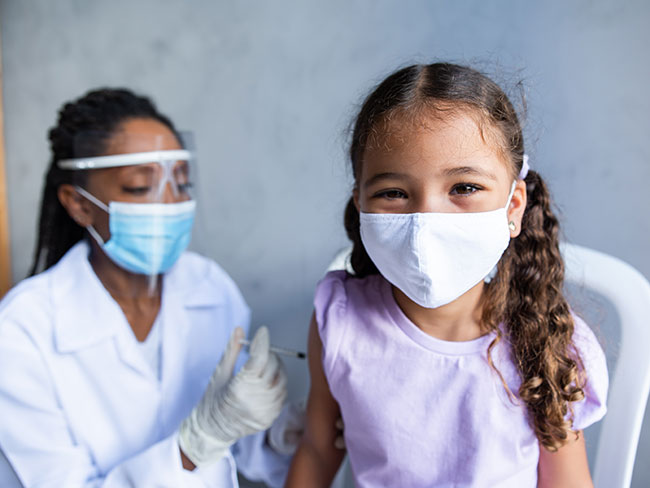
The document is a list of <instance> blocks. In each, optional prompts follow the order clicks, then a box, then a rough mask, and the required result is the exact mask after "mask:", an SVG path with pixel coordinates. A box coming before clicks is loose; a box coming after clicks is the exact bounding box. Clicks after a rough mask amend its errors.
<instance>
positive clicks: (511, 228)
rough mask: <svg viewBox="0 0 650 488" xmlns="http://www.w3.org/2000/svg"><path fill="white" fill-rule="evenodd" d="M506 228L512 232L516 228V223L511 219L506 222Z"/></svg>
mask: <svg viewBox="0 0 650 488" xmlns="http://www.w3.org/2000/svg"><path fill="white" fill-rule="evenodd" d="M508 229H510V230H511V231H513V232H514V231H515V230H517V225H516V224H515V223H514V222H513V221H512V220H511V221H510V222H508Z"/></svg>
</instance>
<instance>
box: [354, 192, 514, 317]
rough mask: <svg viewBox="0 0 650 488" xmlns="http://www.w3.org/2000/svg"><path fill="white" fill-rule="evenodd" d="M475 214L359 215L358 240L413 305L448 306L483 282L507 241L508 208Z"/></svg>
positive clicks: (508, 238)
mask: <svg viewBox="0 0 650 488" xmlns="http://www.w3.org/2000/svg"><path fill="white" fill-rule="evenodd" d="M514 188H515V183H514V182H513V185H512V189H511V191H510V196H509V197H508V203H507V204H506V206H505V207H504V208H499V209H497V210H492V211H489V212H474V213H411V214H392V213H391V214H383V213H381V214H375V213H364V212H361V215H360V224H361V241H362V242H363V245H364V247H365V248H366V251H367V252H368V255H369V256H370V259H372V261H373V263H375V266H377V269H379V272H380V273H381V274H382V275H383V276H384V278H386V279H387V280H388V281H389V282H390V283H392V284H393V285H394V286H396V287H397V288H399V289H400V290H401V291H402V292H403V293H404V294H405V295H406V296H408V297H409V298H410V299H411V300H413V301H414V302H415V303H417V304H418V305H421V306H422V307H426V308H437V307H440V306H442V305H446V304H447V303H450V302H453V301H454V300H455V299H456V298H458V297H459V296H461V295H462V294H463V293H465V292H467V291H468V290H470V289H471V288H473V287H474V286H475V285H476V284H477V283H479V282H480V281H481V280H483V279H484V278H485V277H486V276H487V275H488V274H489V273H490V271H491V270H492V268H494V266H495V265H496V264H497V263H498V262H499V259H501V255H502V254H503V252H504V251H505V250H506V248H507V247H508V243H509V242H510V230H509V229H508V213H507V209H508V206H509V205H510V200H511V198H512V194H513V192H514Z"/></svg>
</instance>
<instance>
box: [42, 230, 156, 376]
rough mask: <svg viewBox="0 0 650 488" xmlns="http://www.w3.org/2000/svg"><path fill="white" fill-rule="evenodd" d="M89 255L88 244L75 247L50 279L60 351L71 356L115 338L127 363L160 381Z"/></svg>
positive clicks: (122, 358) (135, 369)
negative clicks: (91, 262) (94, 268)
mask: <svg viewBox="0 0 650 488" xmlns="http://www.w3.org/2000/svg"><path fill="white" fill-rule="evenodd" d="M88 252H89V247H88V244H87V243H86V242H84V241H81V242H79V243H77V244H75V246H74V247H73V248H72V249H71V250H70V251H69V252H68V253H67V254H66V255H65V256H64V257H63V258H62V260H61V263H60V264H61V265H60V266H57V268H56V269H55V270H53V271H54V272H53V273H52V276H51V280H52V281H51V283H52V289H53V296H54V298H53V299H54V302H55V303H54V305H55V307H54V309H55V311H56V312H55V313H56V319H55V340H56V346H57V350H58V351H59V352H63V353H66V352H69V353H70V352H74V351H77V350H80V349H82V348H85V347H88V346H91V345H93V344H96V343H97V342H100V341H103V340H108V339H111V338H112V339H113V340H114V341H116V349H117V352H118V356H119V357H120V359H121V360H122V361H123V362H124V364H126V365H127V366H129V367H130V368H131V369H133V370H134V371H136V372H137V373H139V374H141V375H143V376H145V377H147V378H149V379H151V380H157V379H156V378H155V376H154V373H153V372H152V371H151V368H150V367H149V365H148V364H147V363H146V361H145V359H144V357H143V356H142V353H141V352H140V351H139V350H138V348H137V340H136V338H135V336H134V335H133V331H132V330H131V326H130V325H129V323H128V321H127V320H126V316H125V315H124V313H123V312H122V309H121V308H120V306H119V305H118V303H117V302H116V301H115V300H114V299H113V297H111V295H110V294H109V293H108V291H107V290H106V288H104V285H102V283H101V281H99V278H98V277H97V275H96V274H95V272H94V271H93V269H92V266H91V265H90V262H89V261H88Z"/></svg>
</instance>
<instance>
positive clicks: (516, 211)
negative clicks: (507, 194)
mask: <svg viewBox="0 0 650 488" xmlns="http://www.w3.org/2000/svg"><path fill="white" fill-rule="evenodd" d="M526 202H527V198H526V182H525V181H524V180H517V183H516V184H515V191H514V193H513V194H512V199H511V200H510V205H509V206H508V225H509V227H510V237H511V238H515V237H517V236H518V235H519V233H520V232H521V220H522V219H523V217H524V210H525V209H526Z"/></svg>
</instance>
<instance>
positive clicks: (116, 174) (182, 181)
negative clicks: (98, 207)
mask: <svg viewBox="0 0 650 488" xmlns="http://www.w3.org/2000/svg"><path fill="white" fill-rule="evenodd" d="M195 166H196V165H195V157H194V151H193V149H192V144H191V135H190V134H189V133H186V132H183V133H178V134H173V133H172V132H171V131H169V133H168V134H139V133H132V132H117V133H113V134H106V135H103V134H98V133H85V134H81V135H80V136H79V137H77V140H76V141H75V157H74V158H70V159H63V160H60V161H59V162H58V167H59V168H60V169H63V170H71V171H88V172H89V173H88V175H87V176H88V177H87V178H84V180H85V181H86V182H88V180H89V179H90V178H93V179H95V180H96V181H95V182H94V184H92V185H83V186H84V189H85V190H87V191H92V190H91V188H90V187H94V191H92V192H93V193H100V194H102V195H101V196H100V195H96V196H97V197H98V198H99V199H100V200H102V201H104V202H105V203H106V204H108V203H109V202H110V201H118V202H132V203H175V202H181V201H186V200H193V199H195V195H194V194H193V184H192V179H193V177H194V174H195ZM91 175H92V176H91ZM98 186H100V187H101V188H99V189H98V188H97V187H98ZM104 190H105V191H104ZM102 197H104V198H102Z"/></svg>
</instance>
